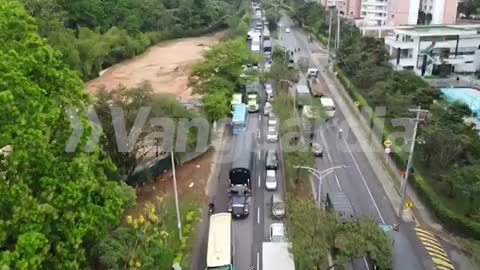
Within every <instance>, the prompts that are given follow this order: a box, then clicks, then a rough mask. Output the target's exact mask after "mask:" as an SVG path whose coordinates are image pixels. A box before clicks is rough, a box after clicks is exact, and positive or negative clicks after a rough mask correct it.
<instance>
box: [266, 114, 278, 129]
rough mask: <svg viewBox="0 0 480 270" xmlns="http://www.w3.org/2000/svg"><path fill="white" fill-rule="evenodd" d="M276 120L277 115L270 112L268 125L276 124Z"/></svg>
mask: <svg viewBox="0 0 480 270" xmlns="http://www.w3.org/2000/svg"><path fill="white" fill-rule="evenodd" d="M277 122H278V121H277V117H276V116H275V114H273V113H271V114H270V115H269V116H268V126H273V127H274V126H277Z"/></svg>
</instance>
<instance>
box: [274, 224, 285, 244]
mask: <svg viewBox="0 0 480 270" xmlns="http://www.w3.org/2000/svg"><path fill="white" fill-rule="evenodd" d="M286 241H287V236H286V233H285V225H284V224H283V223H272V225H270V242H280V243H281V242H286Z"/></svg>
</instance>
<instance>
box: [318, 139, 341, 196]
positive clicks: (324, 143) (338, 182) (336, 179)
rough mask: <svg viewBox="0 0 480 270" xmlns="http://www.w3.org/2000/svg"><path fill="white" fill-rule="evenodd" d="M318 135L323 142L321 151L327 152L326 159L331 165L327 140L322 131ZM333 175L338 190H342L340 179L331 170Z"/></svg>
mask: <svg viewBox="0 0 480 270" xmlns="http://www.w3.org/2000/svg"><path fill="white" fill-rule="evenodd" d="M320 137H321V139H322V143H323V146H324V147H323V149H324V150H323V151H325V152H326V153H327V157H328V160H329V161H330V164H332V166H333V159H332V156H330V152H328V147H327V145H328V144H327V141H326V140H325V136H324V135H323V132H320ZM333 175H334V176H335V181H336V182H337V186H338V188H339V189H340V191H342V190H343V189H342V186H341V185H340V181H339V180H338V177H337V174H336V173H335V172H333Z"/></svg>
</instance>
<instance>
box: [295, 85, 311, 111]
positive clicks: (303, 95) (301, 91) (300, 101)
mask: <svg viewBox="0 0 480 270" xmlns="http://www.w3.org/2000/svg"><path fill="white" fill-rule="evenodd" d="M310 97H311V95H310V90H309V89H308V87H307V86H306V85H303V84H297V87H296V89H295V102H296V104H297V107H299V108H302V107H303V105H306V103H307V101H308V99H309V98H310Z"/></svg>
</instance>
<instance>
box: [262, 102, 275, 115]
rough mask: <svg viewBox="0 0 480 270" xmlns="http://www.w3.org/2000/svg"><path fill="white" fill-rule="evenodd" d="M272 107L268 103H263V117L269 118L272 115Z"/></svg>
mask: <svg viewBox="0 0 480 270" xmlns="http://www.w3.org/2000/svg"><path fill="white" fill-rule="evenodd" d="M272 110H273V107H272V104H270V102H265V106H264V107H263V115H265V116H269V115H270V114H271V113H272Z"/></svg>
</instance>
